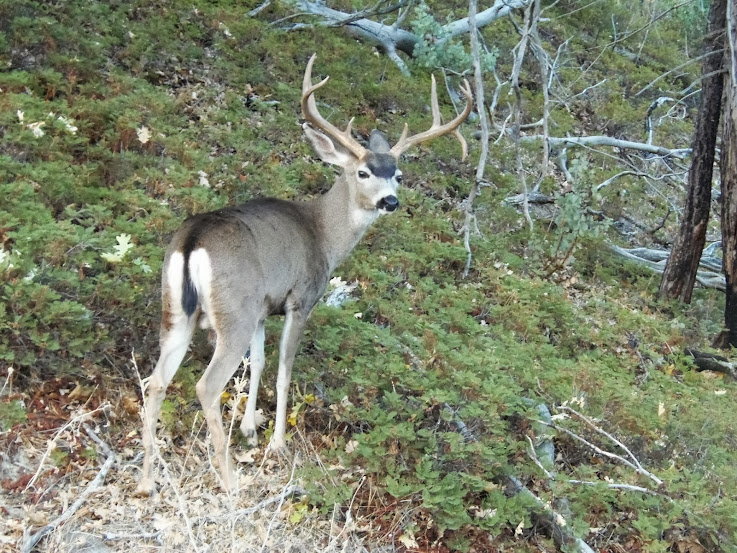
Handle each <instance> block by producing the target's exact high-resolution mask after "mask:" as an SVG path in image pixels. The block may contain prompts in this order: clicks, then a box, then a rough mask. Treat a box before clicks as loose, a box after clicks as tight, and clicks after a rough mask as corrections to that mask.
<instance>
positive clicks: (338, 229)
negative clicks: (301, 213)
mask: <svg viewBox="0 0 737 553" xmlns="http://www.w3.org/2000/svg"><path fill="white" fill-rule="evenodd" d="M312 207H313V209H314V213H315V220H316V222H317V226H318V232H320V234H321V235H322V237H323V241H324V251H325V254H326V256H327V258H328V263H329V265H330V271H331V272H332V271H333V270H335V268H336V267H337V266H338V265H339V264H340V262H341V261H343V260H344V259H345V258H346V257H347V256H348V254H350V253H351V251H352V250H353V248H355V247H356V244H358V242H359V240H361V238H362V237H363V235H364V234H366V231H367V230H368V228H369V226H371V223H373V222H374V221H375V220H376V219H377V218H378V216H379V212H378V210H375V209H374V210H367V209H365V208H362V207H360V206H359V205H358V204H357V202H356V199H355V197H354V195H353V194H352V191H351V188H350V186H349V184H348V182H346V180H345V176H344V175H342V174H341V175H340V176H339V177H338V178H337V179H336V181H335V184H333V187H332V188H331V189H330V190H329V191H328V192H327V193H325V194H323V195H322V196H320V197H319V198H316V199H315V200H313V202H312Z"/></svg>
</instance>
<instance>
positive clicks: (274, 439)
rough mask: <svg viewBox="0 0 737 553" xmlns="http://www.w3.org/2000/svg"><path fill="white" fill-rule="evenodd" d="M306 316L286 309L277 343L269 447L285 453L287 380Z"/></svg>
mask: <svg viewBox="0 0 737 553" xmlns="http://www.w3.org/2000/svg"><path fill="white" fill-rule="evenodd" d="M306 319H307V318H306V317H305V316H304V315H303V314H302V313H301V312H299V311H295V310H289V311H287V314H286V318H285V321H284V330H282V335H281V342H280V344H279V373H278V375H277V377H276V423H275V424H274V434H272V436H271V442H270V443H269V449H270V450H271V451H274V452H277V453H280V454H285V453H286V452H287V441H286V430H287V400H288V395H289V382H290V380H291V378H292V364H293V363H294V356H295V355H296V354H297V347H298V346H299V341H300V340H301V339H302V333H303V331H304V328H305V322H306Z"/></svg>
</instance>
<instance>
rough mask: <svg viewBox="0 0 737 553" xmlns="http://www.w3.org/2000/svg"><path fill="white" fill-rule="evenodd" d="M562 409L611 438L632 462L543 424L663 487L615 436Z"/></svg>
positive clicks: (583, 417) (559, 429)
mask: <svg viewBox="0 0 737 553" xmlns="http://www.w3.org/2000/svg"><path fill="white" fill-rule="evenodd" d="M561 409H562V410H568V411H569V412H572V413H576V414H577V415H578V416H579V417H581V419H582V420H583V421H584V422H586V423H587V424H588V425H589V426H591V427H592V428H593V429H594V430H596V431H597V432H599V433H600V434H603V435H604V436H606V437H607V438H609V439H610V440H612V441H613V442H614V443H615V444H617V445H618V446H619V447H621V448H622V449H623V450H624V451H625V452H626V453H627V456H628V457H629V458H630V459H631V460H630V459H626V458H624V457H622V456H621V455H617V454H616V453H612V452H611V451H606V450H604V449H601V448H600V447H599V446H597V445H596V444H592V443H591V442H590V441H588V440H587V439H585V438H583V437H581V436H579V435H578V434H576V433H575V432H572V431H570V430H568V429H567V428H564V427H562V426H559V425H557V424H555V423H547V422H543V424H545V425H547V426H550V427H551V428H554V429H555V430H557V431H558V432H563V433H564V434H567V435H568V436H570V437H571V438H573V439H574V440H576V441H579V442H581V443H582V444H584V445H586V446H587V447H589V448H591V449H593V450H594V451H595V452H596V453H598V454H599V455H601V456H603V457H607V458H609V459H613V460H615V461H619V462H620V463H622V464H624V465H627V466H628V467H630V468H631V469H633V470H634V471H635V472H638V473H639V474H642V475H643V476H646V477H648V478H650V479H651V480H652V481H653V482H655V483H656V484H657V485H658V486H662V485H663V481H662V480H661V479H660V478H658V477H657V476H655V475H654V474H653V473H651V472H650V471H648V470H647V469H645V468H644V467H643V466H642V465H641V464H640V462H639V461H638V460H637V458H636V457H635V456H634V455H632V452H631V451H630V450H629V449H628V448H627V447H626V446H625V445H624V444H622V442H620V441H619V440H617V439H616V438H615V437H614V436H612V435H611V434H609V433H608V432H606V431H605V430H603V429H601V428H599V427H598V426H596V425H595V424H594V423H593V421H591V420H589V419H588V418H587V417H585V416H584V415H581V414H580V413H578V412H577V411H574V410H573V409H570V408H567V407H561ZM541 422H542V421H541Z"/></svg>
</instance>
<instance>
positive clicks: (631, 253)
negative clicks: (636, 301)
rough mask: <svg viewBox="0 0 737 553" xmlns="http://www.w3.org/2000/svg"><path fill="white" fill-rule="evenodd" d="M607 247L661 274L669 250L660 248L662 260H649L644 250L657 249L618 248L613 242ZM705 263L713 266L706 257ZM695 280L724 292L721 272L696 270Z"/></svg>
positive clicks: (724, 284) (705, 286)
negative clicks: (662, 254)
mask: <svg viewBox="0 0 737 553" xmlns="http://www.w3.org/2000/svg"><path fill="white" fill-rule="evenodd" d="M609 248H610V249H611V250H612V251H613V252H614V253H616V254H617V255H620V256H622V257H624V258H626V259H629V260H630V261H634V262H635V263H637V264H638V265H641V266H643V267H646V268H648V269H650V270H651V271H654V272H656V273H658V274H662V273H663V271H665V260H666V259H667V257H668V255H669V252H668V251H666V250H662V251H663V253H664V256H663V259H662V260H658V261H651V260H650V259H648V258H647V257H646V256H644V251H647V252H653V251H658V250H646V249H645V248H636V249H634V250H626V249H624V248H620V247H619V246H615V245H613V244H610V245H609ZM643 250H644V251H643ZM707 263H708V264H709V265H708V266H709V267H710V268H713V262H712V260H708V259H707ZM696 282H698V283H699V284H701V285H702V286H703V287H704V288H716V289H717V290H721V291H722V292H724V290H725V287H726V283H725V280H724V275H722V274H721V273H717V272H714V271H710V270H700V271H698V272H697V273H696Z"/></svg>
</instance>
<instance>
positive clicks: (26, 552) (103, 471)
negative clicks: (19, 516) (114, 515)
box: [20, 425, 115, 553]
mask: <svg viewBox="0 0 737 553" xmlns="http://www.w3.org/2000/svg"><path fill="white" fill-rule="evenodd" d="M84 430H85V432H86V433H87V435H88V436H89V437H90V438H91V439H92V441H94V442H95V443H96V444H97V445H98V447H99V448H100V449H101V450H102V452H103V453H104V454H105V456H106V457H107V458H106V459H105V462H104V463H103V465H102V466H101V467H100V470H99V472H98V473H97V476H95V478H94V480H92V482H90V483H89V484H88V485H87V487H86V488H85V490H84V491H83V492H82V493H81V494H80V496H79V497H78V498H77V500H76V501H75V502H74V503H72V504H71V505H70V506H69V508H68V509H67V510H66V511H64V512H63V513H62V514H61V515H59V516H58V517H57V518H56V519H55V520H53V521H52V522H50V523H49V524H47V525H46V526H43V527H41V528H39V530H38V531H37V532H36V533H35V534H33V535H30V536H25V538H24V540H23V543H22V544H21V546H20V551H21V553H30V552H31V551H33V548H34V547H35V546H36V544H37V543H38V542H39V541H41V539H42V538H43V537H44V536H46V535H47V534H49V533H50V532H53V531H54V530H55V529H56V528H57V527H59V526H61V525H62V524H64V523H65V522H66V521H67V520H69V518H71V517H72V515H74V513H76V512H77V510H78V509H79V508H80V507H81V506H82V505H83V504H84V503H85V501H87V498H88V497H89V496H90V495H92V494H93V493H94V492H95V491H97V489H98V488H99V487H100V486H101V485H102V483H103V482H104V481H105V477H106V476H107V473H108V472H109V471H110V468H111V467H112V466H113V464H114V463H115V453H114V452H113V451H112V450H111V449H110V448H109V447H108V445H107V444H106V443H105V442H103V441H102V440H101V439H100V438H99V437H98V436H97V434H95V433H94V432H93V431H92V430H91V429H90V428H88V427H87V426H86V425H84Z"/></svg>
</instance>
